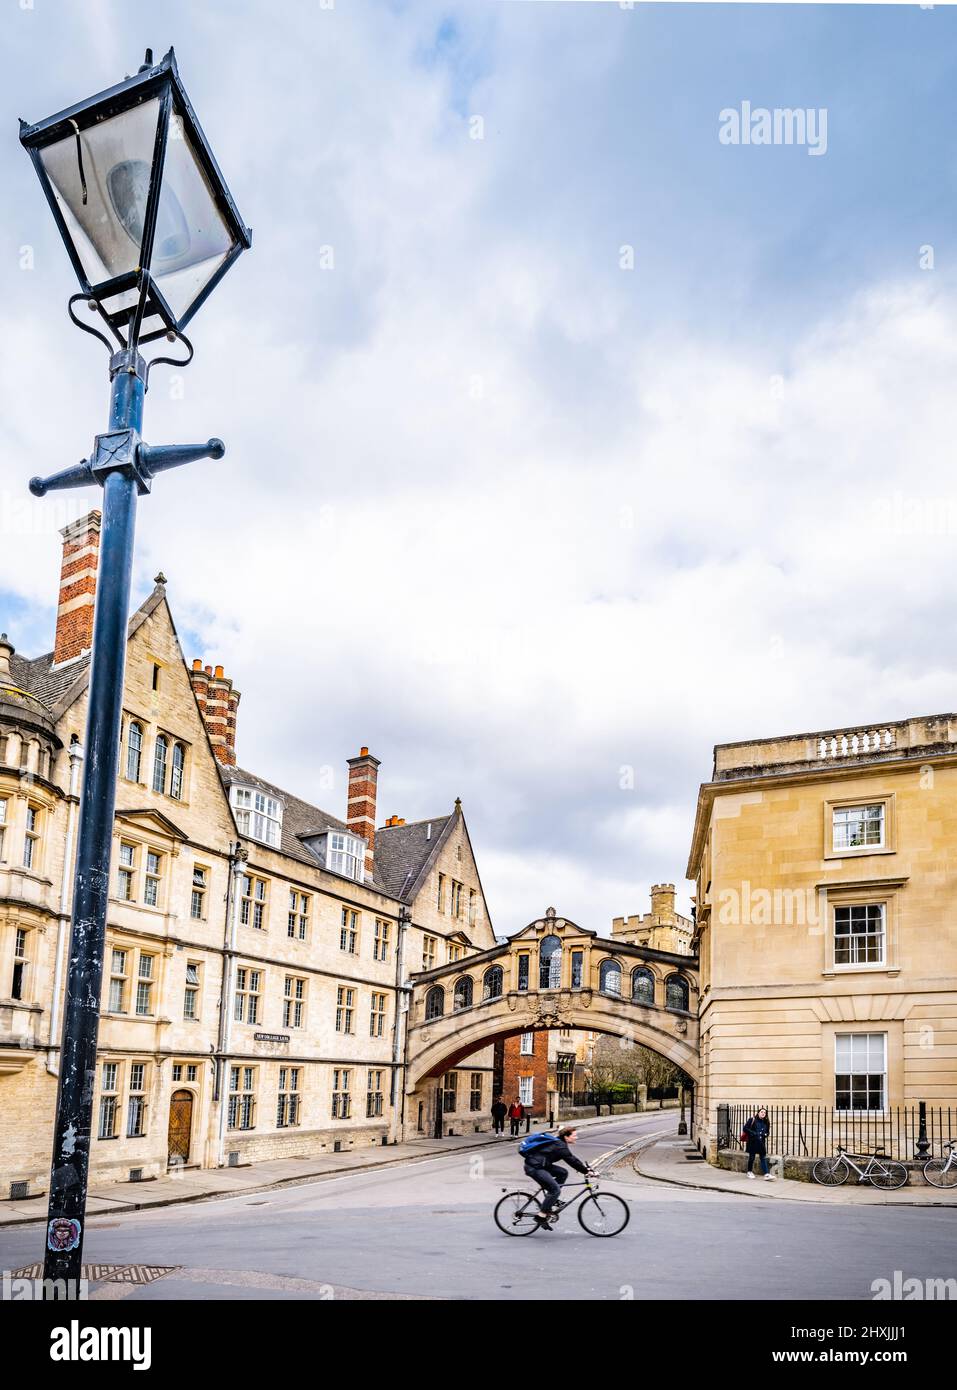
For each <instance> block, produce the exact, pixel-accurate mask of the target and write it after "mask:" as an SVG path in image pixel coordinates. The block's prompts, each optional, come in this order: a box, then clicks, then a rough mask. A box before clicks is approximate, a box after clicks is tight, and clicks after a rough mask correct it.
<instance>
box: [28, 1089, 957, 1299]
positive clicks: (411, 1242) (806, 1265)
mask: <svg viewBox="0 0 957 1390" xmlns="http://www.w3.org/2000/svg"><path fill="white" fill-rule="evenodd" d="M674 1123H675V1117H674V1116H673V1115H671V1116H668V1115H667V1113H666V1115H665V1117H664V1121H663V1122H662V1117H661V1116H660V1115H656V1114H654V1112H652V1113H648V1114H645V1115H642V1116H637V1117H636V1116H631V1117H623V1118H622V1119H621V1120H620V1121H616V1122H615V1123H614V1124H609V1125H603V1126H601V1127H600V1128H596V1129H593V1130H590V1131H589V1130H588V1129H585V1130H583V1131H582V1137H581V1141H580V1145H579V1149H578V1152H580V1153H581V1155H582V1157H583V1158H585V1159H586V1160H588V1161H591V1162H594V1161H596V1160H597V1159H598V1157H599V1156H600V1155H601V1154H603V1153H605V1152H607V1151H608V1150H611V1149H613V1148H615V1147H616V1146H617V1145H620V1144H623V1143H626V1142H629V1141H631V1140H633V1139H636V1138H638V1137H641V1136H643V1135H647V1134H649V1133H652V1132H654V1131H655V1130H659V1129H662V1128H668V1129H669V1130H673V1128H674ZM515 1149H516V1145H515V1143H514V1141H510V1140H507V1139H506V1140H502V1141H501V1143H500V1144H496V1145H495V1146H489V1147H487V1148H485V1149H484V1150H478V1151H474V1152H472V1153H453V1154H449V1155H448V1156H447V1157H446V1156H441V1157H439V1158H431V1159H425V1160H422V1161H419V1162H414V1163H409V1164H403V1165H397V1166H396V1167H394V1168H383V1169H378V1170H375V1171H373V1172H368V1173H359V1174H351V1175H344V1176H341V1177H337V1178H332V1179H328V1180H324V1181H319V1182H312V1183H309V1184H306V1185H302V1186H297V1187H291V1188H283V1189H279V1190H274V1191H271V1192H264V1193H258V1194H251V1195H247V1196H245V1197H235V1198H229V1199H226V1200H224V1201H215V1202H203V1203H192V1204H189V1205H187V1206H183V1207H176V1208H163V1209H161V1210H157V1211H153V1212H147V1213H133V1214H131V1215H129V1216H123V1217H113V1216H110V1217H109V1218H97V1219H96V1220H95V1221H94V1222H92V1223H91V1226H90V1230H89V1234H88V1237H87V1245H86V1252H85V1254H86V1258H87V1259H88V1260H90V1261H91V1262H92V1261H100V1262H104V1263H142V1262H146V1263H150V1264H158V1265H175V1266H183V1267H184V1268H183V1269H182V1270H181V1271H180V1272H179V1273H177V1274H174V1275H171V1276H168V1277H166V1278H163V1279H160V1280H157V1281H156V1282H154V1283H151V1284H147V1285H145V1286H142V1287H136V1288H134V1290H133V1291H132V1292H131V1293H130V1294H129V1295H128V1297H129V1298H130V1299H133V1300H135V1301H151V1300H153V1299H169V1298H185V1299H207V1298H250V1299H252V1298H270V1299H273V1298H314V1299H319V1298H328V1297H330V1296H333V1295H334V1296H338V1297H350V1296H365V1297H376V1296H379V1297H389V1296H395V1295H405V1296H412V1297H420V1298H452V1299H476V1298H477V1299H502V1300H509V1299H523V1298H531V1299H545V1298H575V1299H598V1300H616V1301H617V1300H621V1299H630V1298H641V1299H658V1298H682V1299H689V1300H690V1299H695V1298H715V1297H717V1298H729V1299H736V1298H754V1299H760V1298H771V1299H788V1298H792V1299H793V1298H797V1299H801V1298H845V1299H869V1298H871V1297H873V1292H872V1289H871V1283H872V1281H873V1280H875V1279H877V1278H893V1275H894V1271H895V1270H901V1271H902V1272H903V1274H904V1277H909V1276H911V1275H918V1276H919V1277H920V1278H922V1279H924V1278H928V1277H940V1278H949V1277H954V1275H955V1272H957V1271H955V1254H954V1251H955V1249H957V1212H955V1211H948V1210H942V1209H939V1208H938V1209H933V1210H922V1209H915V1208H909V1209H908V1208H892V1207H879V1208H860V1207H855V1208H850V1207H847V1208H845V1207H840V1208H835V1207H827V1208H822V1207H817V1206H812V1205H804V1204H801V1205H798V1204H797V1203H784V1202H782V1203H780V1204H778V1203H774V1202H769V1201H761V1202H757V1201H755V1202H750V1201H746V1200H742V1199H741V1198H739V1197H728V1196H725V1195H724V1194H718V1193H710V1192H709V1193H701V1192H696V1191H693V1190H690V1189H689V1190H677V1189H674V1188H668V1187H664V1186H662V1185H660V1184H656V1183H653V1182H647V1183H644V1184H641V1185H632V1184H630V1183H629V1184H615V1183H614V1180H613V1179H611V1180H610V1181H609V1182H608V1185H609V1186H610V1187H612V1188H613V1189H614V1190H616V1191H618V1192H619V1193H620V1194H621V1195H622V1196H623V1197H625V1198H626V1200H627V1201H628V1202H629V1203H630V1205H631V1210H632V1217H631V1222H630V1224H629V1226H628V1227H627V1229H626V1230H625V1231H624V1232H623V1233H622V1234H621V1235H619V1236H616V1237H615V1238H614V1239H611V1240H601V1239H596V1238H594V1237H592V1236H589V1235H588V1234H587V1233H586V1232H584V1231H583V1230H582V1229H581V1227H580V1226H579V1225H578V1223H577V1220H575V1218H574V1214H573V1213H569V1215H570V1216H571V1219H570V1220H569V1219H563V1220H562V1221H561V1222H560V1224H559V1226H558V1228H557V1229H555V1230H554V1231H550V1232H547V1233H541V1234H536V1235H533V1236H531V1237H529V1238H527V1239H510V1238H509V1237H507V1236H505V1235H502V1234H501V1233H500V1232H499V1231H498V1229H497V1228H496V1227H495V1225H494V1223H493V1221H492V1208H493V1206H494V1203H495V1202H496V1201H497V1200H498V1197H499V1196H500V1195H501V1193H502V1191H503V1190H505V1189H511V1188H514V1187H516V1186H524V1185H525V1182H526V1180H525V1178H524V1175H523V1173H522V1170H521V1160H520V1159H519V1158H518V1156H517V1154H516V1152H515ZM40 1238H41V1237H40V1228H39V1227H38V1226H33V1227H21V1228H15V1229H12V1230H7V1231H6V1232H4V1233H2V1235H0V1263H2V1266H3V1267H4V1268H8V1269H9V1268H17V1267H18V1266H19V1265H22V1264H27V1263H29V1262H31V1261H33V1260H35V1259H36V1258H38V1245H39V1241H40ZM755 1252H757V1258H756V1257H755ZM350 1291H356V1292H353V1293H350Z"/></svg>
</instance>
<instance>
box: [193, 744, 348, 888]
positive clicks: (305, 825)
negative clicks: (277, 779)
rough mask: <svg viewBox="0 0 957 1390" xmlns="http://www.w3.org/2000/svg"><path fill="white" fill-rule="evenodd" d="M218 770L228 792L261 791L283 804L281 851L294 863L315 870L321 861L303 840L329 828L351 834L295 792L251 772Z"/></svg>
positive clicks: (220, 768) (340, 823)
mask: <svg viewBox="0 0 957 1390" xmlns="http://www.w3.org/2000/svg"><path fill="white" fill-rule="evenodd" d="M217 766H218V768H219V775H220V778H221V779H222V783H223V785H224V787H225V788H226V790H227V791H228V790H229V788H230V787H231V786H235V785H239V786H243V787H258V789H259V790H260V791H262V792H265V793H266V795H267V796H274V797H277V798H278V800H279V801H281V802H282V804H283V814H282V833H281V836H280V842H279V849H280V850H281V852H282V853H283V854H288V855H289V857H290V858H291V859H298V860H299V862H300V863H302V864H311V865H312V867H313V868H315V867H316V865H317V863H318V861H317V859H316V856H315V855H314V854H313V853H312V851H311V850H310V849H308V848H307V847H306V845H304V844H303V838H304V837H306V836H311V835H321V834H322V832H323V831H324V830H328V829H330V828H331V829H333V830H344V831H346V833H347V834H348V833H349V827H348V826H347V825H346V823H345V821H342V820H340V819H339V818H338V816H330V815H329V813H328V811H322V810H320V808H319V807H318V806H311V805H310V804H309V802H308V801H303V800H302V798H301V797H298V796H293V794H292V792H287V791H284V790H283V788H282V787H277V786H276V785H275V783H273V782H267V781H266V779H265V778H264V777H258V776H257V775H256V773H255V772H249V771H248V770H247V769H246V768H243V767H226V766H224V765H223V764H222V763H217ZM252 843H253V844H255V843H256V841H255V840H254V841H253V842H252Z"/></svg>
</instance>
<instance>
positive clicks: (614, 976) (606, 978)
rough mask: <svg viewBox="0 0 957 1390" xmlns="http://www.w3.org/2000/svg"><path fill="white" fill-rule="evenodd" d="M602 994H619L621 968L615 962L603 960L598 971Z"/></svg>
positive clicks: (599, 986)
mask: <svg viewBox="0 0 957 1390" xmlns="http://www.w3.org/2000/svg"><path fill="white" fill-rule="evenodd" d="M598 988H599V989H600V990H601V992H602V994H621V966H620V965H619V964H618V962H617V961H616V960H603V961H602V963H601V966H600V968H599V971H598Z"/></svg>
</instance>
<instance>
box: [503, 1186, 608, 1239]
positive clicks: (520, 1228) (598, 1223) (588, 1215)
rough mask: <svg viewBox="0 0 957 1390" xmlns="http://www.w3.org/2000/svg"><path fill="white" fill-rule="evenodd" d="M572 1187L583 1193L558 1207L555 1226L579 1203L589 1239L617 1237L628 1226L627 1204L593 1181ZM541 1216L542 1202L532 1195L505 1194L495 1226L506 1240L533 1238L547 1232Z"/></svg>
mask: <svg viewBox="0 0 957 1390" xmlns="http://www.w3.org/2000/svg"><path fill="white" fill-rule="evenodd" d="M570 1186H571V1187H578V1188H580V1189H581V1191H580V1192H578V1193H577V1194H576V1195H575V1196H574V1197H570V1198H567V1199H566V1200H565V1201H562V1202H558V1203H557V1205H556V1206H555V1208H554V1209H553V1211H552V1220H551V1224H552V1225H555V1223H556V1222H557V1221H558V1215H559V1213H560V1212H563V1211H566V1210H567V1209H568V1208H569V1207H573V1206H575V1204H576V1203H579V1206H578V1221H579V1224H580V1226H581V1227H582V1229H583V1230H585V1231H587V1232H588V1234H589V1235H590V1236H616V1235H618V1233H619V1231H623V1230H624V1229H625V1227H626V1226H627V1225H628V1220H629V1217H630V1216H631V1212H630V1211H629V1209H628V1203H627V1202H624V1201H622V1199H621V1198H620V1197H616V1196H615V1195H614V1193H612V1192H599V1191H598V1184H597V1181H596V1180H595V1179H594V1178H586V1179H585V1181H584V1182H580V1183H571V1184H570ZM565 1190H566V1191H567V1190H568V1189H567V1188H566V1189H565ZM586 1193H587V1196H586ZM541 1215H543V1212H542V1201H541V1198H540V1196H536V1194H535V1193H533V1192H506V1194H505V1196H504V1197H502V1198H500V1199H499V1201H498V1202H497V1203H496V1206H495V1224H496V1226H497V1227H498V1228H499V1230H500V1231H504V1232H505V1234H506V1235H507V1236H530V1235H532V1234H533V1233H534V1232H535V1231H541V1230H544V1229H545V1226H544V1225H543V1223H542V1222H541V1221H539V1220H538V1219H537V1218H538V1217H539V1216H541Z"/></svg>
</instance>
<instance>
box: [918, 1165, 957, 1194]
mask: <svg viewBox="0 0 957 1390" xmlns="http://www.w3.org/2000/svg"><path fill="white" fill-rule="evenodd" d="M924 1177H925V1178H926V1179H927V1181H928V1182H929V1183H930V1184H931V1185H932V1186H933V1187H957V1163H955V1162H954V1161H953V1159H946V1158H929V1159H928V1160H927V1162H926V1163H925V1164H924Z"/></svg>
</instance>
